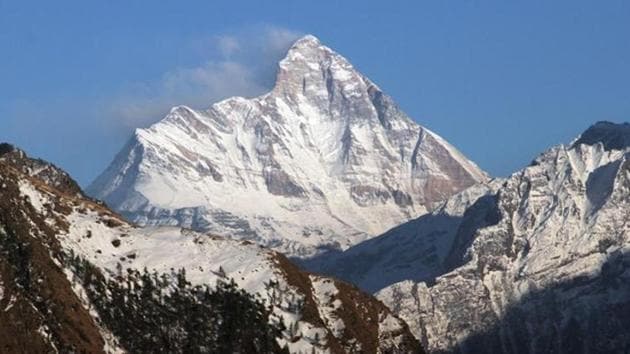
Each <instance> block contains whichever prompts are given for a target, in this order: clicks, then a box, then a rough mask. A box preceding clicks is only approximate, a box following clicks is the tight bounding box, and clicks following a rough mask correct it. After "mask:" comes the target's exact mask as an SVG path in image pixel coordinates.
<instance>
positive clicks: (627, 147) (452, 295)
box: [320, 122, 630, 353]
mask: <svg viewBox="0 0 630 354" xmlns="http://www.w3.org/2000/svg"><path fill="white" fill-rule="evenodd" d="M629 251H630V124H628V123H625V124H613V123H607V122H600V123H597V124H595V125H593V126H592V127H590V128H589V129H587V130H586V131H585V132H584V133H582V134H581V135H580V137H578V138H577V139H575V141H573V142H572V143H571V144H569V145H568V146H565V145H559V146H556V147H553V148H551V149H549V150H547V151H545V152H544V153H542V154H541V155H540V156H539V157H537V158H536V159H535V160H534V161H533V162H532V163H531V165H530V166H528V167H526V168H524V169H523V170H521V171H518V172H515V173H514V174H512V175H511V176H510V177H508V178H506V179H496V180H492V181H490V182H489V183H484V184H479V185H477V186H474V187H471V188H469V189H467V190H465V191H463V192H461V193H459V194H457V195H455V196H453V197H452V198H450V199H448V200H447V201H446V202H444V204H443V205H442V206H441V207H439V208H437V209H436V210H435V211H433V212H432V213H429V214H426V215H423V216H421V217H419V218H417V219H416V220H413V221H410V222H408V223H406V224H403V225H400V226H398V227H396V228H393V229H392V230H390V231H388V232H387V233H385V234H383V235H381V236H379V237H376V238H373V239H371V240H369V241H366V242H363V243H361V244H359V245H356V246H354V247H352V248H350V249H348V250H346V251H345V252H343V253H340V254H337V255H336V256H335V257H329V258H328V260H327V262H326V263H324V264H323V265H322V268H323V269H320V270H321V271H323V272H325V273H329V274H334V275H336V276H338V277H340V278H342V279H346V280H348V281H351V282H354V283H355V284H358V285H359V286H360V287H362V288H363V289H365V290H367V291H371V292H376V295H377V297H378V298H379V299H381V300H382V301H383V302H385V304H387V305H388V306H389V307H390V308H391V309H392V310H394V312H396V313H397V314H399V315H400V316H401V317H402V318H403V319H405V320H406V321H407V322H408V323H409V325H410V326H411V328H412V331H413V332H414V334H415V335H416V336H417V337H418V338H419V339H421V340H422V342H423V344H424V345H425V347H426V348H427V349H428V350H429V351H431V352H442V351H448V352H451V351H455V352H465V353H479V352H484V353H543V352H548V353H623V352H628V350H630V333H629V332H628V328H630V255H629V254H628V253H629Z"/></svg>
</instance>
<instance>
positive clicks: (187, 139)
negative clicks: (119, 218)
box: [88, 36, 487, 258]
mask: <svg viewBox="0 0 630 354" xmlns="http://www.w3.org/2000/svg"><path fill="white" fill-rule="evenodd" d="M486 178H487V177H486V175H485V173H484V172H482V171H481V170H480V169H479V168H478V167H477V166H476V165H474V164H473V163H472V162H470V161H468V160H467V159H466V158H465V157H464V156H463V155H462V154H461V153H459V152H458V151H457V150H456V149H455V148H454V147H452V146H451V145H450V144H448V143H447V142H446V141H444V140H443V139H442V138H440V137H439V136H437V135H436V134H435V133H433V132H431V131H429V130H427V129H425V128H424V127H421V126H419V125H418V124H416V123H415V122H414V121H413V120H411V119H410V118H409V117H408V116H407V115H406V114H405V113H404V112H402V111H401V110H400V108H399V107H398V106H397V105H396V104H395V103H394V101H393V100H392V99H391V97H389V96H387V95H386V94H385V93H383V92H382V91H381V90H380V88H379V87H378V86H376V85H375V84H374V83H372V82H371V81H370V80H369V79H367V78H366V77H365V76H363V75H362V74H361V73H359V72H358V71H357V70H355V68H354V67H353V66H352V65H351V64H350V63H349V62H348V61H347V60H346V59H345V58H343V57H342V56H341V55H339V54H337V53H335V52H334V51H332V50H331V49H330V48H328V47H326V46H324V45H323V44H321V43H320V42H319V40H317V39H316V38H315V37H313V36H306V37H304V38H302V39H300V40H298V41H297V42H296V43H295V44H294V45H293V46H292V47H291V48H290V49H289V51H288V53H287V55H286V57H285V58H284V59H283V60H282V61H280V63H279V65H278V72H277V79H276V83H275V86H274V88H273V89H272V90H271V91H270V92H269V93H267V94H265V95H263V96H260V97H256V98H252V99H245V98H240V97H235V98H230V99H227V100H224V101H222V102H219V103H216V104H214V105H212V106H211V107H210V108H209V109H207V110H205V111H197V110H192V109H190V108H187V107H177V108H174V109H173V110H172V111H171V112H170V114H169V115H168V116H167V117H166V118H164V119H163V120H162V121H161V122H159V123H157V124H155V125H153V126H151V127H150V128H148V129H140V130H138V131H137V132H136V134H135V135H134V137H133V138H132V139H131V141H130V142H129V144H128V145H127V146H126V147H125V148H124V149H123V151H122V152H121V153H120V154H119V155H118V156H117V157H116V159H115V160H114V162H113V163H112V164H111V165H110V167H109V168H108V169H107V170H106V171H105V172H104V173H103V174H102V175H101V176H100V177H99V178H98V179H97V180H96V181H95V182H94V183H93V184H92V186H90V188H89V189H88V190H89V192H90V193H91V195H94V196H95V197H97V198H99V199H103V200H105V201H107V202H108V204H109V205H111V206H112V207H114V208H115V209H116V210H118V211H119V212H121V213H123V214H124V215H128V216H130V217H131V219H132V220H133V221H136V222H139V223H142V224H150V225H152V224H169V225H173V224H177V225H182V226H186V227H192V226H199V225H204V227H203V230H207V231H212V232H214V233H218V234H223V235H234V234H235V232H234V231H235V230H234V228H233V225H232V224H229V225H227V224H224V223H223V222H222V221H221V220H220V219H217V218H215V217H213V215H215V214H216V212H221V213H229V214H231V215H234V217H236V218H239V219H240V220H242V222H241V223H242V224H247V225H249V228H250V229H251V230H252V231H253V232H254V233H255V235H256V237H255V241H257V242H259V243H261V244H264V245H267V246H271V247H274V248H275V249H277V250H280V251H283V252H286V253H287V254H289V255H290V256H297V257H302V258H306V257H310V256H314V255H316V254H319V253H320V252H321V249H322V246H326V245H332V244H337V245H338V246H339V247H340V248H341V249H345V248H348V247H349V246H351V245H353V244H356V243H357V242H359V241H362V240H364V239H367V238H370V237H372V236H375V235H377V234H380V233H382V232H384V231H386V230H387V229H388V228H390V227H393V226H395V225H397V224H399V223H402V222H404V221H407V220H409V219H411V218H413V217H416V216H418V215H421V214H423V213H426V212H427V210H431V209H432V208H433V207H434V205H435V203H436V202H440V201H443V200H444V199H446V198H448V197H449V196H451V195H452V194H454V193H457V192H459V191H461V190H462V189H464V188H466V187H469V186H471V185H472V184H475V183H477V182H480V181H485V180H486ZM191 209H197V211H196V212H195V215H196V216H197V220H196V221H195V224H194V225H193V224H191V223H189V222H190V221H191V220H190V219H186V218H178V217H176V216H177V215H183V214H182V213H180V212H178V210H186V213H187V214H189V213H190V212H189V211H190V210H191ZM173 216H175V217H173ZM201 219H205V222H201V221H200V220H201ZM312 230H319V231H320V234H319V235H314V234H313V232H311V231H312ZM236 233H237V234H238V232H236ZM304 234H310V235H312V236H311V237H302V236H301V235H304ZM249 239H251V238H249Z"/></svg>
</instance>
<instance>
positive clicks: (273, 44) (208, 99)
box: [107, 27, 300, 128]
mask: <svg viewBox="0 0 630 354" xmlns="http://www.w3.org/2000/svg"><path fill="white" fill-rule="evenodd" d="M299 35H300V34H299V33H298V32H295V31H290V30H287V29H283V28H277V27H265V28H262V29H258V30H256V31H253V30H248V31H241V32H239V33H235V34H234V33H232V34H224V35H218V36H217V35H215V36H211V37H208V38H203V39H197V40H195V41H194V45H195V46H196V47H197V49H198V50H200V51H205V52H207V53H209V55H210V56H211V58H210V59H209V60H208V61H207V62H205V63H203V64H201V65H199V66H197V67H179V68H174V69H172V70H171V71H168V72H166V73H164V74H163V75H162V77H161V78H159V79H157V80H155V81H153V82H139V83H134V84H131V85H128V87H126V88H125V89H124V92H122V93H120V94H118V95H117V96H116V97H112V102H111V104H109V105H107V106H109V107H111V111H110V112H108V114H107V116H108V118H109V119H110V120H111V123H112V124H114V125H120V127H121V128H130V127H141V126H145V125H147V124H150V123H152V122H154V121H157V120H159V119H160V118H161V117H162V116H163V115H164V114H165V112H167V111H168V108H170V107H172V106H174V105H179V104H185V105H189V106H192V107H195V108H206V107H208V106H210V104H212V103H214V102H216V101H219V100H221V99H224V98H227V97H231V96H245V97H251V96H257V95H260V94H262V93H264V92H266V91H267V90H269V89H270V88H271V86H272V85H273V77H274V75H275V68H276V64H277V61H278V60H279V59H280V58H281V57H282V55H284V53H285V52H286V50H287V49H288V47H289V46H290V44H291V43H292V42H293V41H295V40H296V39H297V38H298V37H299Z"/></svg>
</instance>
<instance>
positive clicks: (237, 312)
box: [0, 145, 421, 353]
mask: <svg viewBox="0 0 630 354" xmlns="http://www.w3.org/2000/svg"><path fill="white" fill-rule="evenodd" d="M2 146H3V150H2V151H10V152H11V153H15V154H17V155H18V156H19V159H18V158H11V159H8V158H7V156H6V155H3V156H4V157H2V158H0V309H2V311H0V331H1V332H2V333H3V334H5V335H3V336H0V348H2V352H50V351H59V352H90V353H99V352H125V351H129V352H155V351H156V350H158V349H157V348H158V347H159V348H160V350H163V351H167V352H248V353H249V352H260V353H268V352H281V348H283V347H284V348H286V349H288V350H289V352H291V353H311V352H329V353H345V352H356V351H362V352H366V353H385V352H396V353H398V352H402V353H416V352H421V348H420V346H419V344H418V342H417V341H416V340H415V339H414V338H413V336H412V335H411V333H410V332H409V329H408V327H407V325H406V324H405V323H404V322H403V321H402V320H400V319H398V318H397V317H396V316H394V315H393V314H392V313H391V312H390V311H389V310H388V309H387V308H386V307H385V306H384V305H383V304H382V303H381V302H379V301H377V300H375V299H374V298H373V297H371V296H370V295H367V294H365V293H363V292H361V291H359V290H358V289H357V288H355V287H353V286H351V285H349V284H347V283H344V282H342V281H338V280H335V279H333V278H329V277H325V276H319V275H315V274H310V273H306V272H304V271H301V270H300V269H298V268H297V267H296V266H294V265H293V264H292V263H291V262H289V261H288V260H287V259H286V258H285V257H284V256H283V255H281V254H279V253H277V252H274V251H271V250H268V249H265V248H262V247H260V246H258V245H254V244H251V243H249V242H247V241H236V240H231V239H224V238H221V237H217V236H212V235H209V234H202V233H197V232H194V231H191V230H187V229H182V228H176V227H163V228H159V227H151V228H138V227H136V226H134V225H131V224H129V223H127V222H126V221H124V220H123V219H122V218H121V217H120V216H119V215H118V214H116V213H114V212H112V211H110V210H109V209H107V207H105V206H104V205H102V204H99V203H96V202H94V201H93V200H91V199H88V198H85V197H84V196H83V194H82V193H81V192H80V190H79V191H76V190H74V189H72V188H69V189H68V186H73V185H75V183H74V181H72V179H71V178H70V177H69V176H68V174H67V173H65V172H63V171H61V170H59V169H57V168H56V167H54V165H52V164H48V163H46V162H44V161H41V160H35V159H30V158H29V157H28V156H26V154H24V152H22V151H20V150H18V149H16V148H13V147H10V148H9V146H8V145H2ZM34 166H39V167H42V168H44V170H45V171H47V172H46V173H41V171H40V169H39V168H34ZM42 171H43V170H42ZM60 181H65V182H67V183H60ZM58 187H61V189H58ZM69 192H71V193H69ZM232 281H233V282H232ZM243 290H244V291H243Z"/></svg>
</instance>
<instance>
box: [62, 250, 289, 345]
mask: <svg viewBox="0 0 630 354" xmlns="http://www.w3.org/2000/svg"><path fill="white" fill-rule="evenodd" d="M65 263H67V264H68V265H69V266H70V267H71V269H72V271H73V273H74V275H75V277H77V279H76V280H77V281H79V282H80V283H81V284H82V285H83V287H84V289H85V291H86V295H87V297H88V298H89V300H90V302H91V304H92V305H93V306H94V308H95V310H96V312H97V313H98V315H99V317H100V320H101V322H102V324H103V325H104V327H106V328H107V329H109V330H110V331H111V332H112V333H113V334H114V335H115V336H116V337H117V338H118V339H119V341H120V343H119V344H120V345H121V346H122V347H123V348H124V349H126V350H127V351H129V352H130V353H155V352H163V353H243V354H245V353H247V354H249V353H288V350H286V348H284V349H281V348H280V347H279V345H278V343H277V341H276V338H278V337H280V336H281V333H282V331H283V330H284V328H280V326H282V323H281V322H280V324H279V325H274V324H271V323H270V321H269V316H270V314H271V309H270V308H268V307H266V306H265V304H264V303H263V302H262V301H261V300H260V299H259V298H257V297H255V296H253V295H251V294H249V293H247V292H245V291H244V290H242V289H240V288H238V286H237V285H236V283H235V282H234V280H230V281H224V280H220V281H219V282H218V283H217V285H216V287H214V288H210V287H208V286H206V285H203V286H201V285H195V286H192V285H191V283H190V282H189V281H188V280H187V279H186V271H185V269H180V270H177V271H175V270H171V273H170V274H165V273H162V274H158V273H157V272H155V271H153V272H149V271H148V270H147V269H146V268H145V269H144V270H143V271H138V270H133V269H127V270H126V271H125V272H123V271H122V268H121V267H120V266H119V267H118V271H117V273H118V274H117V275H116V276H113V277H110V279H107V278H105V277H104V276H103V274H102V273H101V272H100V270H99V269H98V268H97V267H95V266H94V265H92V264H91V263H90V262H89V261H86V260H85V259H83V258H82V257H79V256H77V255H75V254H74V253H73V252H71V253H70V254H67V255H66V256H65Z"/></svg>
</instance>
